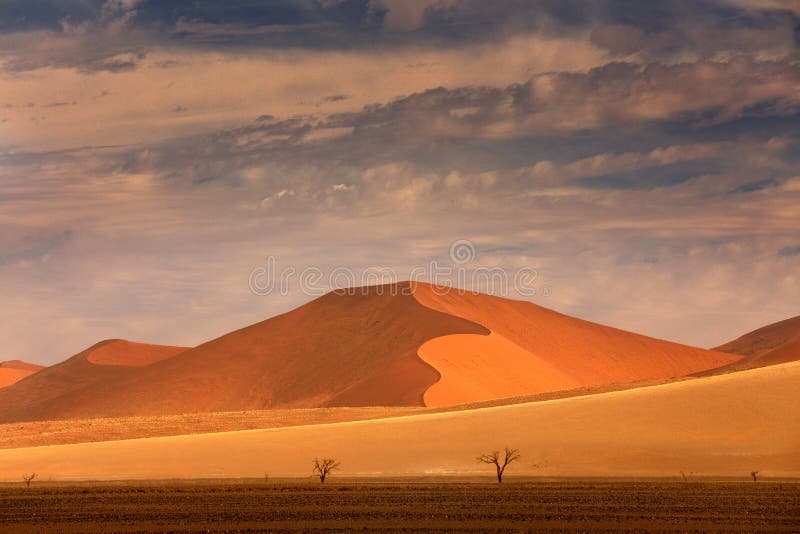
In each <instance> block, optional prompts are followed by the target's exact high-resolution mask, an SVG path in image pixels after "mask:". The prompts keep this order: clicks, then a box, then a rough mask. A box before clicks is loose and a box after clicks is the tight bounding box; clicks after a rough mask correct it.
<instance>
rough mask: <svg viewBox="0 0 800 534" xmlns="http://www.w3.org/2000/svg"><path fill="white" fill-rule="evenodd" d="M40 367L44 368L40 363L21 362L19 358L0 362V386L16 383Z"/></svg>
mask: <svg viewBox="0 0 800 534" xmlns="http://www.w3.org/2000/svg"><path fill="white" fill-rule="evenodd" d="M41 369H44V367H43V366H41V365H37V364H35V363H28V362H23V361H21V360H8V361H5V362H0V388H4V387H8V386H10V385H12V384H16V383H17V382H19V381H20V380H22V379H23V378H27V377H29V376H31V375H32V374H34V373H36V372H38V371H40V370H41Z"/></svg>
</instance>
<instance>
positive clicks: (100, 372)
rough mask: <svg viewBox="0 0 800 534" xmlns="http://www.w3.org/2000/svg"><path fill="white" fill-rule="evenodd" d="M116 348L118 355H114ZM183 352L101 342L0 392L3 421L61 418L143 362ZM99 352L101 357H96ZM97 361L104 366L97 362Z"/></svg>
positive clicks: (100, 398) (136, 344)
mask: <svg viewBox="0 0 800 534" xmlns="http://www.w3.org/2000/svg"><path fill="white" fill-rule="evenodd" d="M117 349H118V350H119V355H118V356H114V353H115V351H116V350H117ZM184 350H186V349H185V348H182V347H159V346H156V345H146V344H142V343H131V342H129V341H124V340H119V339H114V340H108V341H101V342H100V343H97V344H96V345H94V346H92V347H89V348H88V349H86V350H85V351H83V352H81V353H79V354H76V355H75V356H73V357H72V358H70V359H68V360H66V361H64V362H61V363H60V364H58V365H53V366H51V367H46V368H44V369H42V370H41V371H38V372H37V373H36V374H34V375H33V376H30V377H29V378H28V379H27V380H23V381H21V382H18V383H16V384H13V385H11V386H9V387H6V388H3V389H2V390H0V420H2V421H5V422H8V421H24V420H37V419H38V420H41V419H58V418H60V416H61V414H64V413H70V412H71V411H72V410H73V409H74V407H75V406H76V405H80V403H81V399H82V398H83V395H86V394H91V393H90V392H91V391H92V390H93V388H94V387H97V386H98V385H99V384H110V383H113V382H114V381H116V380H119V379H121V378H123V377H124V376H126V375H127V374H128V373H130V372H133V371H134V370H136V369H139V367H138V366H139V365H141V362H143V361H147V360H148V359H153V358H156V357H163V356H165V355H167V354H169V353H173V354H176V353H180V352H182V351H184ZM96 352H99V353H100V357H98V358H95V357H94V355H95V353H96ZM95 359H96V360H98V361H99V362H101V364H98V363H94V361H93V360H95ZM110 362H115V363H113V364H112V363H110ZM126 362H128V363H127V364H126ZM94 402H95V403H97V404H102V403H103V398H102V397H97V398H96V399H95V400H94Z"/></svg>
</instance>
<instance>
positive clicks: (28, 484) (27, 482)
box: [22, 473, 36, 488]
mask: <svg viewBox="0 0 800 534" xmlns="http://www.w3.org/2000/svg"><path fill="white" fill-rule="evenodd" d="M34 478H36V473H31V474H30V475H22V480H23V481H24V482H25V487H26V488H30V487H31V482H33V479H34Z"/></svg>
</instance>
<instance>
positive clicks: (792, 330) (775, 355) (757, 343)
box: [703, 316, 800, 375]
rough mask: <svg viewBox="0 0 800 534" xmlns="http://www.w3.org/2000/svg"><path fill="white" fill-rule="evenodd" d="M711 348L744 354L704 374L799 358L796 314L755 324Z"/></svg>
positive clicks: (739, 369)
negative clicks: (732, 338) (775, 320)
mask: <svg viewBox="0 0 800 534" xmlns="http://www.w3.org/2000/svg"><path fill="white" fill-rule="evenodd" d="M715 350H719V351H723V352H729V353H731V354H740V355H742V356H744V358H742V359H741V360H739V361H737V362H733V363H731V364H728V365H725V366H722V367H720V368H719V369H714V370H711V371H708V372H706V373H703V374H704V375H707V374H712V373H724V372H732V371H741V370H743V369H756V368H758V367H765V366H767V365H776V364H780V363H787V362H793V361H797V360H800V316H798V317H793V318H791V319H787V320H785V321H780V322H778V323H774V324H771V325H767V326H765V327H763V328H759V329H758V330H754V331H752V332H750V333H748V334H745V335H743V336H741V337H739V338H737V339H735V340H733V341H731V342H729V343H726V344H724V345H722V346H720V347H717V348H716V349H715Z"/></svg>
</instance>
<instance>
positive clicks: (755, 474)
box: [750, 471, 758, 482]
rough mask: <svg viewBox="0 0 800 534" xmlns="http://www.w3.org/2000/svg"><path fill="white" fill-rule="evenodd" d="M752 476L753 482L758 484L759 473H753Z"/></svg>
mask: <svg viewBox="0 0 800 534" xmlns="http://www.w3.org/2000/svg"><path fill="white" fill-rule="evenodd" d="M750 476H751V477H753V482H758V471H751V472H750Z"/></svg>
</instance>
